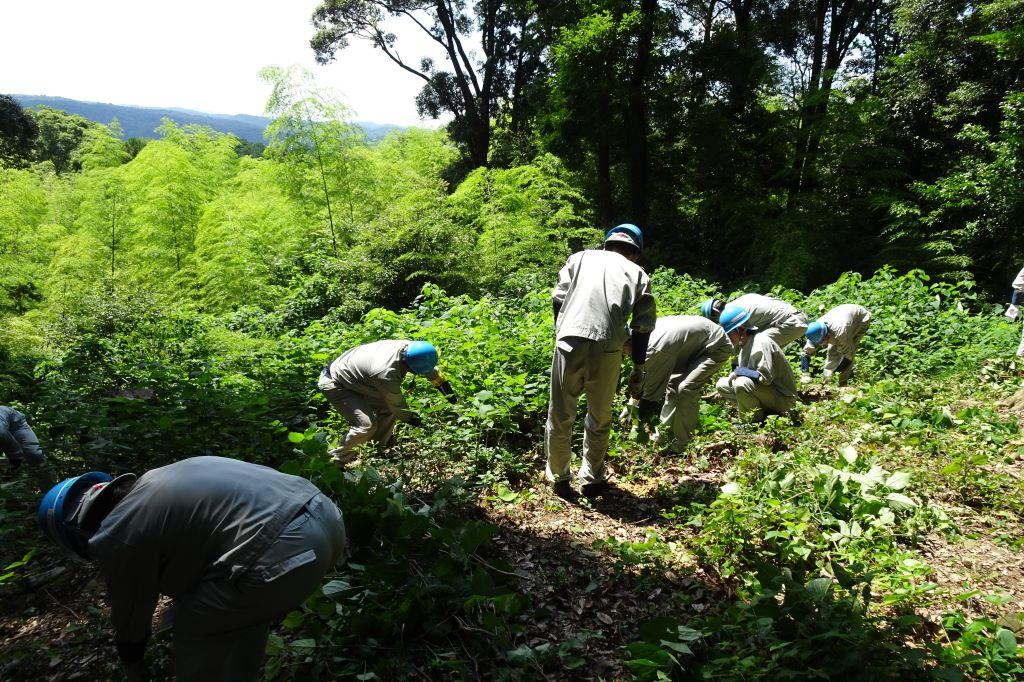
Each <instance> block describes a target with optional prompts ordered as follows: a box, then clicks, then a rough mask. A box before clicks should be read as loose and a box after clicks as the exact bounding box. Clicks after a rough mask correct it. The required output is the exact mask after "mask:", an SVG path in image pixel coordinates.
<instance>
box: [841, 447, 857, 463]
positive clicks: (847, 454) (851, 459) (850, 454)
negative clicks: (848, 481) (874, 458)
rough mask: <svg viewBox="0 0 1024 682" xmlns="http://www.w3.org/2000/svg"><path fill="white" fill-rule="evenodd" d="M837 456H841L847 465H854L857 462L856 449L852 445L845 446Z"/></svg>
mask: <svg viewBox="0 0 1024 682" xmlns="http://www.w3.org/2000/svg"><path fill="white" fill-rule="evenodd" d="M839 454H841V455H842V456H843V459H845V460H846V463H847V464H854V463H855V462H856V461H857V449H856V448H854V447H853V446H852V445H847V446H845V447H843V449H842V450H840V451H839Z"/></svg>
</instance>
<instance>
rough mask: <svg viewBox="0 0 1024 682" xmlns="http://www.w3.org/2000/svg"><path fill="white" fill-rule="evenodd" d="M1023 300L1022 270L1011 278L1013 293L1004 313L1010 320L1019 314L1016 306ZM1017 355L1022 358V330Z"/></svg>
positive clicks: (1023, 351)
mask: <svg viewBox="0 0 1024 682" xmlns="http://www.w3.org/2000/svg"><path fill="white" fill-rule="evenodd" d="M1021 302H1024V270H1021V271H1020V272H1018V273H1017V278H1016V279H1015V280H1013V293H1012V294H1010V305H1009V306H1007V308H1006V313H1004V314H1005V315H1006V317H1007V319H1009V320H1010V321H1011V322H1013V321H1014V320H1016V319H1017V315H1019V314H1020V309H1019V308H1018V307H1017V304H1018V303H1021ZM1017 357H1019V358H1024V332H1022V333H1021V338H1020V344H1019V345H1018V346H1017Z"/></svg>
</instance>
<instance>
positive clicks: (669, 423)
mask: <svg viewBox="0 0 1024 682" xmlns="http://www.w3.org/2000/svg"><path fill="white" fill-rule="evenodd" d="M685 378H686V375H685V374H677V375H675V376H673V377H672V379H670V380H669V382H668V390H666V391H665V402H664V404H663V405H662V406H661V424H662V427H663V428H664V427H668V430H669V431H670V432H671V434H672V441H671V442H670V443H668V447H669V449H671V450H674V451H675V452H682V451H683V450H685V449H686V446H688V445H689V444H690V439H692V438H693V432H694V431H695V430H696V429H697V421H698V419H699V415H700V395H701V390H702V389H703V387H704V386H703V384H701V385H700V386H695V387H691V388H688V389H686V388H684V389H681V388H680V385H681V384H682V383H683V379H685Z"/></svg>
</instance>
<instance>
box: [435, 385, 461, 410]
mask: <svg viewBox="0 0 1024 682" xmlns="http://www.w3.org/2000/svg"><path fill="white" fill-rule="evenodd" d="M437 390H438V391H440V392H441V395H443V396H444V397H445V400H447V401H448V402H450V403H451V404H452V405H454V404H455V403H457V402H459V396H457V395H455V389H453V388H452V385H451V383H450V382H449V381H448V380H447V379H445V380H444V381H442V382H441V383H439V384H437Z"/></svg>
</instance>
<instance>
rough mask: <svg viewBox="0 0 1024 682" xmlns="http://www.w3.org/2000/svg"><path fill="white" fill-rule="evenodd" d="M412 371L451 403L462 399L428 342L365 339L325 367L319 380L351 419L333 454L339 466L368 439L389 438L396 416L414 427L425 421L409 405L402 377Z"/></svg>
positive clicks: (336, 407)
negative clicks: (343, 437)
mask: <svg viewBox="0 0 1024 682" xmlns="http://www.w3.org/2000/svg"><path fill="white" fill-rule="evenodd" d="M409 372H412V373H413V374H418V375H420V376H423V377H426V378H427V379H428V380H429V381H430V383H431V384H432V385H433V386H434V387H435V388H437V390H438V391H440V392H441V393H442V394H443V395H444V396H445V397H446V398H447V399H448V402H450V403H455V402H458V397H457V396H456V395H455V391H453V390H452V387H451V384H450V383H448V380H447V379H445V378H444V377H443V376H441V373H440V372H438V370H437V349H436V348H434V345H433V344H431V343H427V342H426V341H392V340H387V341H375V342H373V343H364V344H363V345H361V346H356V347H355V348H352V349H351V350H348V351H346V352H345V353H342V354H341V355H340V356H339V357H338V358H337V359H336V360H335V361H334V362H332V363H331V364H329V365H328V366H327V367H324V370H323V372H322V373H321V374H320V380H319V381H318V382H317V385H318V386H319V388H320V390H321V392H323V394H324V397H325V398H327V400H328V401H329V402H330V403H331V405H333V406H334V408H335V409H336V410H338V411H339V412H341V413H342V414H343V415H344V416H345V419H347V420H348V433H347V434H345V439H344V441H343V442H342V443H341V445H340V446H339V447H337V448H334V449H333V450H331V453H330V454H331V460H332V461H333V462H334V463H335V464H336V465H338V466H344V465H345V464H347V463H349V462H351V461H352V460H353V459H355V458H356V456H357V453H356V451H355V450H356V448H357V447H358V446H360V445H362V444H363V443H366V442H368V441H371V440H374V441H378V442H380V443H387V442H388V440H389V439H390V438H391V432H392V430H393V429H394V427H395V421H396V420H399V419H400V420H402V421H404V422H407V423H409V424H412V425H413V426H418V425H420V424H422V423H423V420H422V419H421V418H420V416H419V415H418V414H414V413H413V412H411V411H409V410H408V409H407V408H406V405H405V396H404V395H403V394H402V380H403V379H405V375H406V374H407V373H409Z"/></svg>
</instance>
